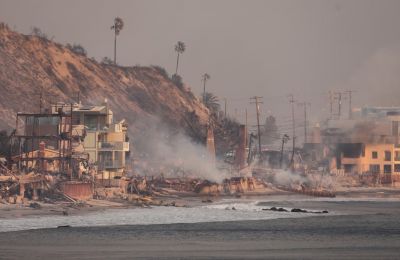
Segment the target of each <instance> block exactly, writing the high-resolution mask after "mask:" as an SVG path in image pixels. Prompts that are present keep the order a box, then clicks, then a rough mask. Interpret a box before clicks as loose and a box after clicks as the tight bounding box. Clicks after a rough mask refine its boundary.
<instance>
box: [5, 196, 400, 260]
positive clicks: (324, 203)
mask: <svg viewBox="0 0 400 260" xmlns="http://www.w3.org/2000/svg"><path fill="white" fill-rule="evenodd" d="M397 196H398V193H397V192H396V191H393V190H383V191H382V190H379V191H377V190H375V191H374V192H373V193H371V192H369V193H368V191H365V190H364V191H359V192H358V193H357V192H355V193H354V194H353V196H350V195H349V194H347V195H345V196H344V195H343V196H338V197H336V198H333V199H328V198H312V197H306V196H301V195H289V196H288V195H276V196H263V197H256V199H255V198H254V197H248V198H247V197H244V198H240V199H233V198H230V199H228V198H225V199H222V200H220V201H216V202H214V203H208V204H206V205H200V204H196V205H193V206H192V207H153V208H149V209H134V208H132V209H129V208H128V209H124V208H120V209H108V210H107V209H106V210H103V211H94V212H89V213H86V214H82V215H78V216H76V217H77V219H75V220H74V221H78V222H74V223H75V224H74V225H71V226H70V227H58V228H57V227H56V226H54V225H56V224H57V221H55V220H54V218H56V217H57V216H51V215H50V216H48V217H49V218H50V219H47V220H46V221H44V222H45V224H46V225H47V226H48V228H37V227H36V228H37V229H31V230H27V227H24V228H23V229H25V230H20V231H12V232H0V258H1V259H27V258H29V259H54V258H58V259H134V258H136V259H338V258H340V259H398V255H399V253H400V218H399V217H398V216H399V214H400V200H399V199H398V197H397ZM233 207H236V208H235V209H232V208H233ZM271 207H282V208H285V209H288V210H290V209H291V208H303V209H307V210H308V211H313V212H314V211H315V212H316V211H320V210H327V211H329V213H327V214H320V213H293V212H271V211H268V210H263V209H269V208H271ZM32 218H36V217H25V218H24V217H23V218H20V219H19V220H18V219H12V220H10V221H21V220H22V222H20V223H24V224H25V225H28V227H29V223H30V222H29V221H32ZM42 218H43V216H42V217H39V219H42ZM60 218H61V217H60ZM110 218H111V219H110ZM65 219H68V217H66V218H65ZM4 221H6V220H3V221H2V222H4ZM35 221H36V220H35ZM52 221H54V222H52ZM15 223H17V222H14V224H15ZM111 223H114V224H111ZM129 223H130V224H129ZM140 223H142V224H140ZM36 224H37V223H36ZM19 225H20V224H19ZM32 225H33V224H32ZM43 225H44V224H43ZM46 225H44V226H46ZM20 226H21V225H20ZM3 227H4V226H3ZM32 228H34V227H32ZM0 229H1V226H0Z"/></svg>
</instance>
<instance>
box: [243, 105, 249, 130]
mask: <svg viewBox="0 0 400 260" xmlns="http://www.w3.org/2000/svg"><path fill="white" fill-rule="evenodd" d="M244 112H245V117H246V118H245V121H246V129H248V128H247V107H246V108H245V111H244Z"/></svg>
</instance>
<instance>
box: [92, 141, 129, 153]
mask: <svg viewBox="0 0 400 260" xmlns="http://www.w3.org/2000/svg"><path fill="white" fill-rule="evenodd" d="M98 148H99V150H102V151H129V142H99V145H98Z"/></svg>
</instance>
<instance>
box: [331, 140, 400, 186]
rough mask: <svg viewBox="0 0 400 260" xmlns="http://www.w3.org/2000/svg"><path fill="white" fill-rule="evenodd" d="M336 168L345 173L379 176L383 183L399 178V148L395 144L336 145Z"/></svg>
mask: <svg viewBox="0 0 400 260" xmlns="http://www.w3.org/2000/svg"><path fill="white" fill-rule="evenodd" d="M337 155H338V156H337V167H338V169H343V170H344V172H345V173H357V174H359V175H364V174H372V175H377V176H380V177H381V179H382V180H383V181H389V182H391V180H397V179H399V177H400V146H398V145H395V144H382V143H375V144H363V143H347V144H338V147H337Z"/></svg>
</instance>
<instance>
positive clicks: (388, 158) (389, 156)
mask: <svg viewBox="0 0 400 260" xmlns="http://www.w3.org/2000/svg"><path fill="white" fill-rule="evenodd" d="M391 160H392V153H391V152H390V151H385V161H391Z"/></svg>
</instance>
